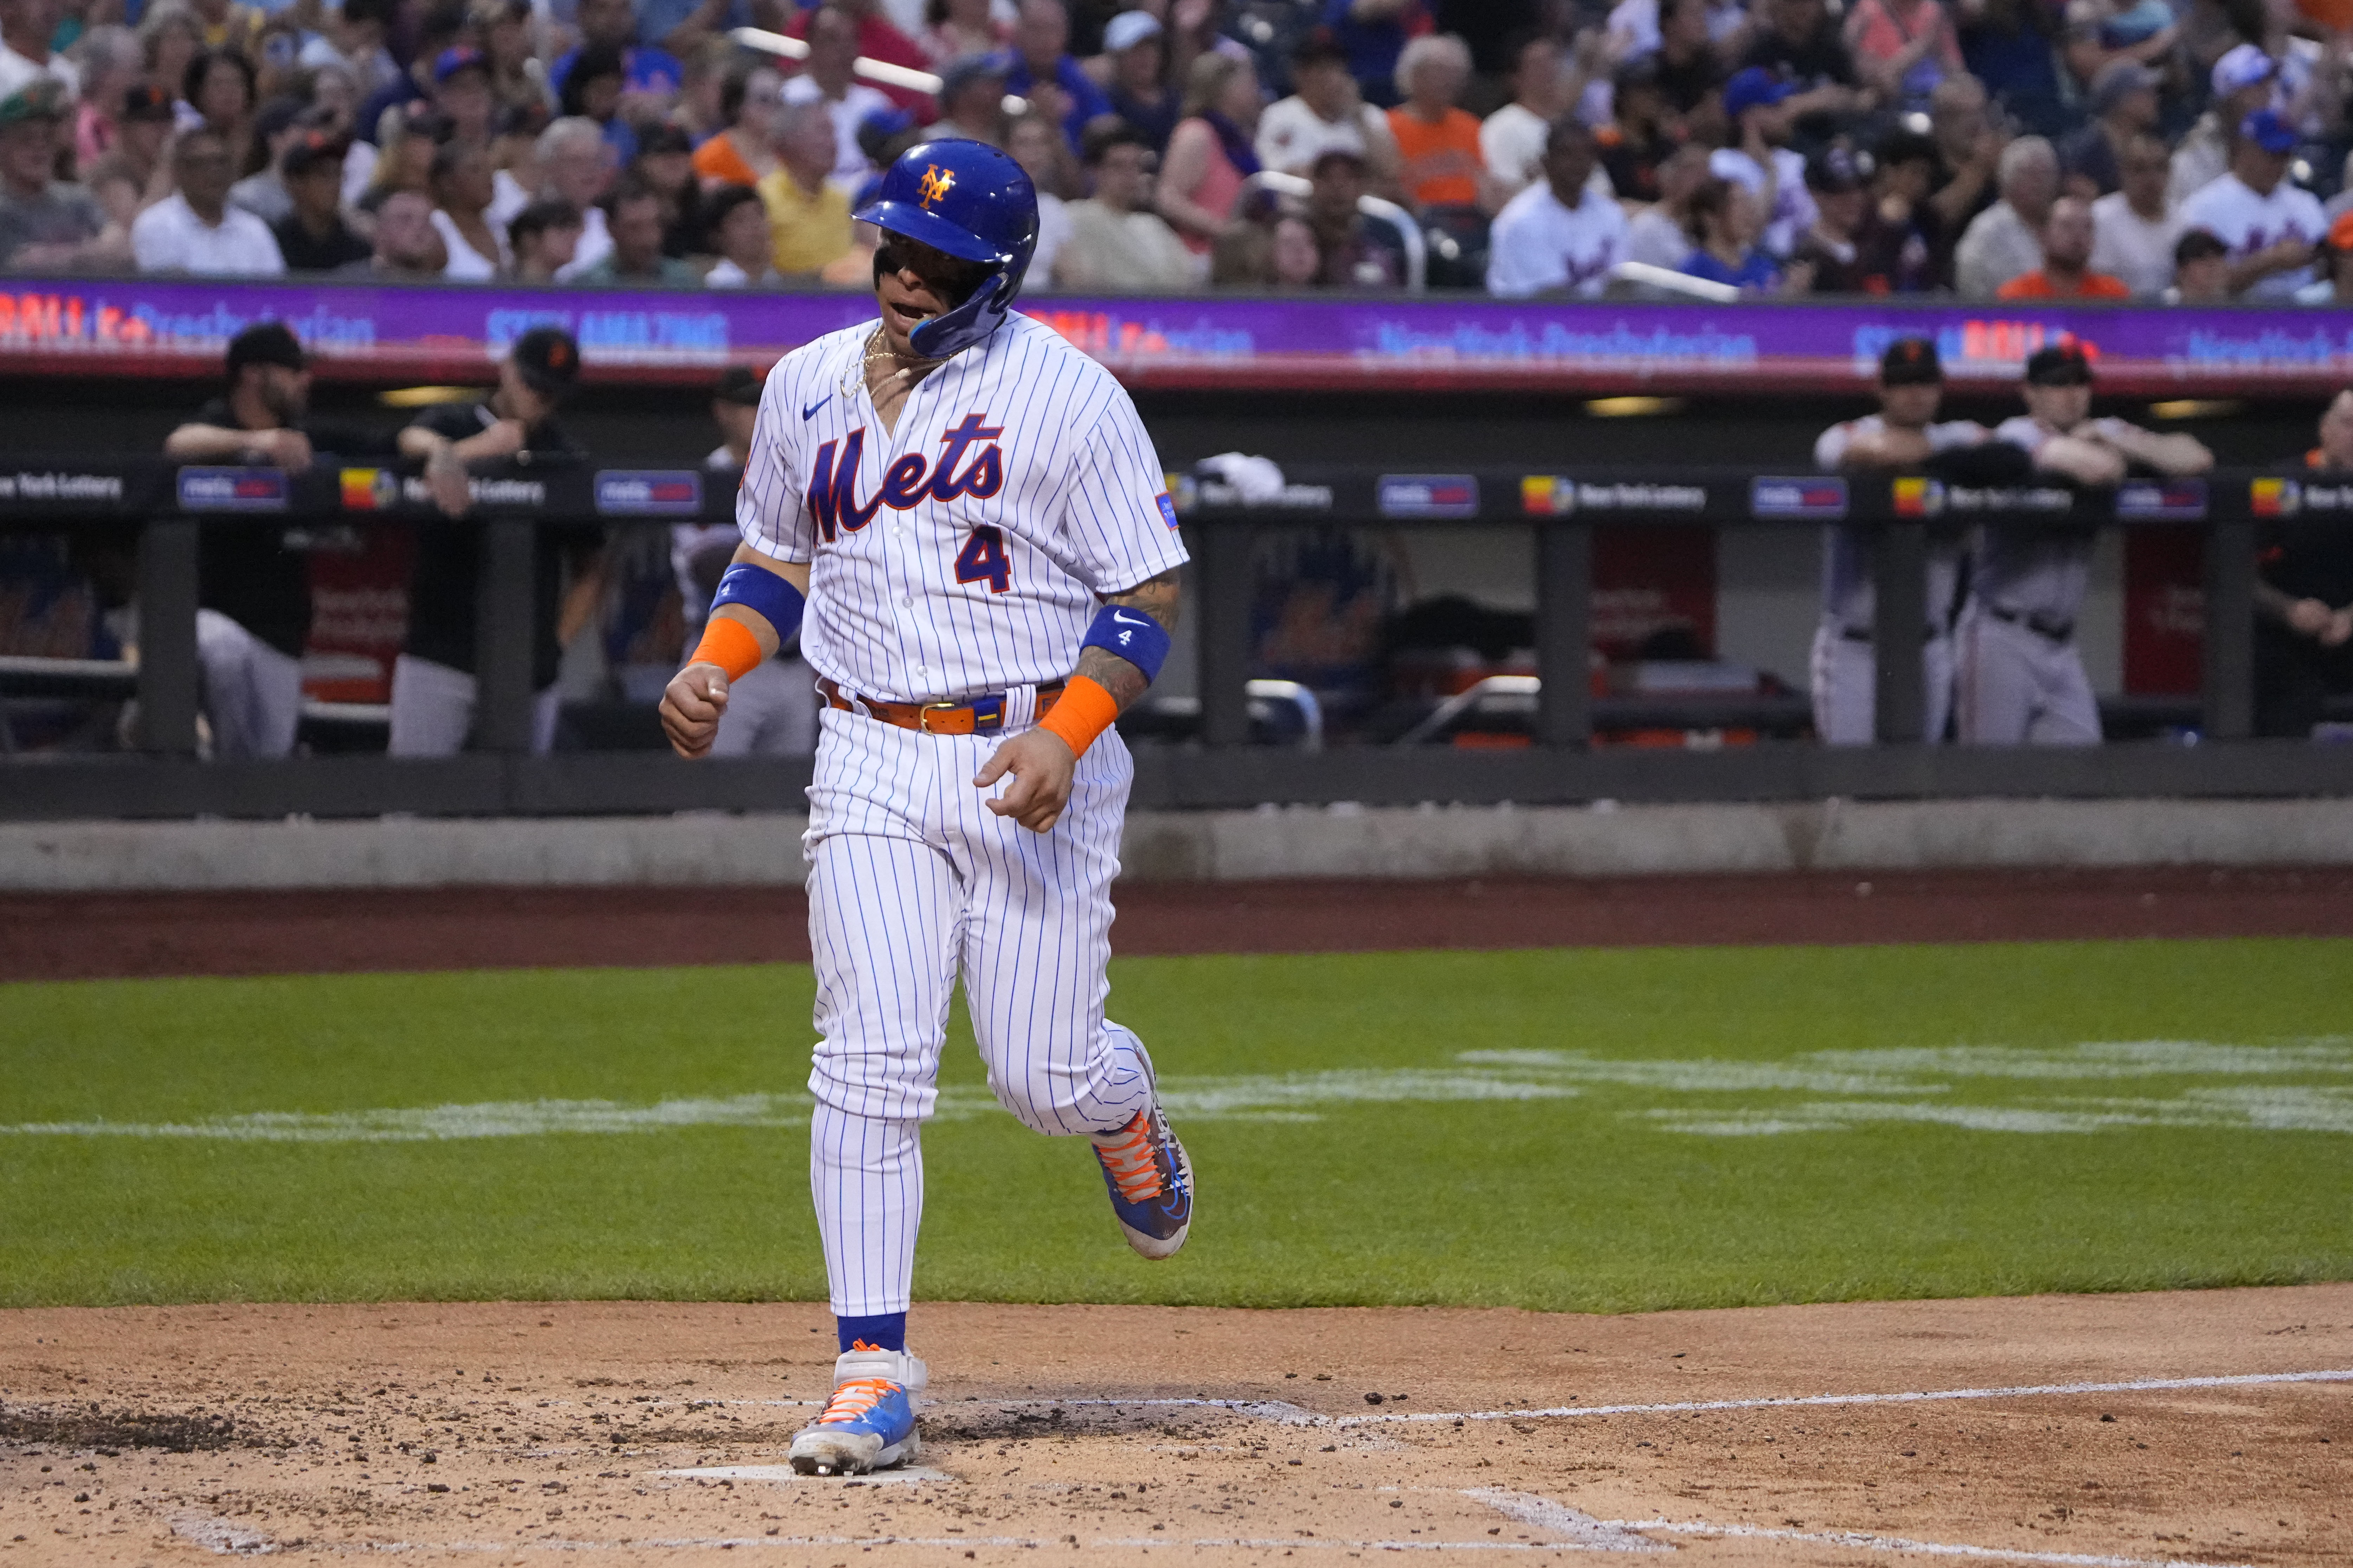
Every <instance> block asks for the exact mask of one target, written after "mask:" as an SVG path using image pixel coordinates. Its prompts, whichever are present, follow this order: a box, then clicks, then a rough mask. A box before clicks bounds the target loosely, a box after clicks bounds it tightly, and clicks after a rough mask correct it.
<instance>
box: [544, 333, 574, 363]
mask: <svg viewBox="0 0 2353 1568" xmlns="http://www.w3.org/2000/svg"><path fill="white" fill-rule="evenodd" d="M571 357H572V345H571V344H569V343H567V342H565V341H564V340H563V339H561V338H558V339H557V340H556V341H555V342H552V343H550V344H548V345H547V367H548V368H549V369H550V370H562V369H563V368H564V362H565V360H568V359H570V358H571Z"/></svg>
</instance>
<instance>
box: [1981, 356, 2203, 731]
mask: <svg viewBox="0 0 2353 1568" xmlns="http://www.w3.org/2000/svg"><path fill="white" fill-rule="evenodd" d="M2022 390H2023V392H2024V395H2025V397H2026V408H2027V412H2026V413H2025V414H2023V415H2021V416H2018V417H2017V418H2014V419H2005V420H2003V421H2002V422H2001V424H2000V426H1997V427H1996V428H1995V430H1994V439H1996V440H1998V441H2006V442H2009V443H2010V445H2012V446H2014V447H2021V448H2023V449H2024V450H2025V451H2026V452H2027V453H2029V454H2030V455H2031V457H2032V458H2033V460H2034V465H2035V467H2037V468H2042V469H2045V470H2047V471H2050V472H2052V473H2057V474H2063V475H2065V476H2066V477H2068V478H2070V479H2075V480H2076V481H2078V482H2079V483H2083V484H2089V485H2112V484H2115V483H2116V481H2117V480H2119V479H2123V478H2124V477H2125V471H2126V465H2127V464H2129V463H2136V462H2137V463H2140V464H2142V465H2144V466H2145V467H2147V468H2154V469H2156V470H2157V471H2158V473H2160V474H2166V475H2188V474H2202V473H2204V472H2205V471H2206V470H2207V469H2208V468H2212V467H2213V466H2214V455H2213V454H2212V453H2211V452H2209V451H2208V450H2207V449H2206V447H2205V446H2204V445H2203V444H2202V443H2200V441H2198V440H2197V439H2196V438H2195V437H2189V436H2159V435H2158V434H2156V433H2155V432H2153V431H2148V430H2144V429H2142V428H2140V427H2139V426H2137V425H2132V424H2128V423H2126V421H2124V420H2122V419H2113V418H2109V419H2094V418H2091V417H2089V415H2090V413H2091V409H2092V361H2091V356H2090V355H2089V354H2087V353H2084V348H2083V346H2082V345H2081V344H2079V343H2077V342H2073V340H2072V339H2071V340H2065V341H2063V342H2058V343H2054V344H2052V345H2051V346H2050V347H2048V348H2042V349H2038V350H2036V351H2035V353H2033V355H2032V356H2031V357H2030V358H2029V359H2028V360H2027V362H2026V384H2025V386H2024V388H2023V389H2022ZM2096 537H2097V534H2096V531H2094V529H2092V528H2089V527H2086V526H2084V525H2081V524H2075V523H2069V524H2063V525H2061V526H2057V527H2049V526H2037V525H2035V524H2031V523H1988V524H1987V525H1986V526H1985V527H1984V528H1983V529H1982V530H1980V531H1979V533H1978V547H1977V553H1976V556H1975V558H1974V560H1973V562H1972V563H1971V565H1972V571H1971V576H1970V583H1969V599H1968V605H1966V606H1964V607H1963V609H1962V611H1961V628H1960V677H1959V682H1958V685H1959V691H1958V710H1957V712H1958V721H1959V723H1958V728H1959V731H1960V737H1961V739H1962V740H1963V741H1965V742H1971V743H1974V744H1978V745H1995V746H2015V745H2057V746H2090V745H2096V744H2098V743H2099V740H2100V706H2099V702H2098V700H2097V699H2096V698H2094V695H2093V693H2092V682H2091V679H2090V678H2089V677H2087V676H2086V675H2085V674H2084V658H2083V654H2082V652H2081V651H2080V650H2079V649H2078V648H2077V647H2076V646H2075V617H2076V616H2077V615H2078V614H2079V613H2081V611H2082V609H2083V607H2084V589H2085V588H2086V586H2088V584H2089V582H2090V577H2091V564H2092V548H2093V544H2094V540H2095V539H2096Z"/></svg>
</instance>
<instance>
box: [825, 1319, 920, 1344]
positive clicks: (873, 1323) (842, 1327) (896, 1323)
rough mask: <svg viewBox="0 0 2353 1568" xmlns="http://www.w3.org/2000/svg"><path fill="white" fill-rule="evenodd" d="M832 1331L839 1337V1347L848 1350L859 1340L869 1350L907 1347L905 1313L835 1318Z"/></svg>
mask: <svg viewBox="0 0 2353 1568" xmlns="http://www.w3.org/2000/svg"><path fill="white" fill-rule="evenodd" d="M833 1329H834V1332H835V1333H836V1334H837V1335H839V1337H840V1340H841V1348H842V1349H843V1350H845V1351H846V1350H848V1349H849V1347H850V1345H851V1344H852V1343H853V1342H856V1341H860V1340H863V1341H864V1342H866V1345H867V1348H868V1349H870V1350H884V1351H903V1350H905V1349H906V1348H907V1314H906V1313H904V1312H877V1313H876V1314H875V1315H874V1316H872V1317H871V1318H836V1319H834V1321H833Z"/></svg>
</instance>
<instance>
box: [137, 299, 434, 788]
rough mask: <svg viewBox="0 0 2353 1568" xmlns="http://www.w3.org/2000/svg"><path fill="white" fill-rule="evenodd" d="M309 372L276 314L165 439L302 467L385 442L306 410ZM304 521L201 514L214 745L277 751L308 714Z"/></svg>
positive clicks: (252, 752) (213, 457)
mask: <svg viewBox="0 0 2353 1568" xmlns="http://www.w3.org/2000/svg"><path fill="white" fill-rule="evenodd" d="M310 408H311V371H310V365H309V363H308V361H307V360H306V359H305V358H304V356H303V353H302V345H301V343H300V342H296V341H295V338H294V334H293V333H292V332H291V331H288V330H287V328H286V325H285V323H283V322H281V321H263V322H260V323H259V324H258V325H255V326H251V327H248V328H247V329H246V330H245V331H242V332H239V333H238V334H237V336H236V337H235V338H234V339H232V340H231V341H230V342H229V345H228V385H227V390H226V394H225V395H223V396H220V397H216V398H214V399H213V400H212V401H211V402H210V403H207V404H206V405H204V406H203V407H202V408H200V409H198V410H196V414H195V417H194V418H193V419H191V420H189V421H188V422H187V423H186V424H185V425H183V426H180V427H179V428H177V429H176V430H174V431H173V432H172V433H171V435H170V436H168V437H165V438H164V456H165V457H167V458H176V459H177V460H179V461H180V462H183V463H237V464H246V465H249V466H253V467H269V468H284V469H286V470H287V471H288V472H290V473H299V472H301V470H303V469H305V468H310V467H311V465H312V464H313V463H315V462H321V461H332V458H330V457H328V456H327V455H328V454H333V455H335V456H340V457H344V458H364V457H368V456H370V455H374V454H382V453H384V452H385V450H386V449H387V445H388V444H387V443H386V441H385V438H384V437H380V436H372V435H370V434H368V433H366V432H364V431H363V430H360V429H358V428H357V427H355V426H342V425H335V424H331V423H325V422H322V421H319V420H314V419H312V418H311V416H310ZM308 538H309V533H308V531H307V530H302V529H293V530H290V529H288V528H287V527H285V526H284V525H283V524H282V523H281V524H278V525H272V524H269V523H266V522H252V521H242V520H236V521H231V520H223V521H216V522H207V523H206V524H205V526H204V529H203V532H202V534H201V536H200V542H199V544H198V546H197V556H196V574H197V590H196V603H197V605H199V606H200V608H198V610H197V611H196V657H197V659H198V661H199V662H200V663H201V664H202V665H203V667H204V703H205V716H206V720H207V721H209V723H210V725H211V729H212V754H213V755H214V756H215V757H216V758H219V759H222V760H239V759H244V758H249V757H282V756H285V755H286V754H287V753H288V752H291V751H292V750H293V749H294V729H295V725H296V724H297V723H298V722H299V721H301V716H302V645H303V643H304V641H305V640H306V639H307V638H308V637H310V635H311V565H310V558H309V556H308V554H307V552H306V549H307V543H308Z"/></svg>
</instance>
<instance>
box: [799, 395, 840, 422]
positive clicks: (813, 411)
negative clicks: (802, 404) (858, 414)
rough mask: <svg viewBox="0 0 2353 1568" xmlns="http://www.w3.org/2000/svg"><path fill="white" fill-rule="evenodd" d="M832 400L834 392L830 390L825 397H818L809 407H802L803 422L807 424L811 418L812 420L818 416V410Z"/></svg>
mask: <svg viewBox="0 0 2353 1568" xmlns="http://www.w3.org/2000/svg"><path fill="white" fill-rule="evenodd" d="M832 401H833V394H832V393H830V392H828V393H827V394H826V395H824V396H823V397H820V398H818V400H817V401H816V402H815V403H812V404H810V405H808V406H807V408H804V409H802V410H801V421H802V423H804V424H807V422H808V421H809V420H812V419H814V418H816V417H817V411H818V409H820V408H822V407H824V406H825V405H827V404H828V403H831V402H832Z"/></svg>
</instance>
